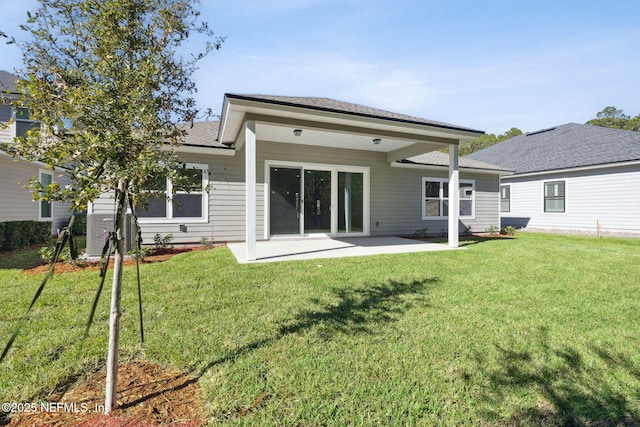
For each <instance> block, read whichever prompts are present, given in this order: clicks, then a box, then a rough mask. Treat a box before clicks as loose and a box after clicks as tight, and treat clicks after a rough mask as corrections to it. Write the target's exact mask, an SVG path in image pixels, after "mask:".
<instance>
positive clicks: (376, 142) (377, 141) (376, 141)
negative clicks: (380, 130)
mask: <svg viewBox="0 0 640 427" xmlns="http://www.w3.org/2000/svg"><path fill="white" fill-rule="evenodd" d="M381 142H382V140H381V139H380V138H373V143H374V144H375V145H378V144H380V143H381Z"/></svg>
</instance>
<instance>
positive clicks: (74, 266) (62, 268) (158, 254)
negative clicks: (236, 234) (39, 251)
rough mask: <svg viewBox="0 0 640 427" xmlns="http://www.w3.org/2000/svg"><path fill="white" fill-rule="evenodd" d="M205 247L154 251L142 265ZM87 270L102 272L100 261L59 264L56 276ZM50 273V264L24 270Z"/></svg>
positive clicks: (127, 261) (132, 262)
mask: <svg viewBox="0 0 640 427" xmlns="http://www.w3.org/2000/svg"><path fill="white" fill-rule="evenodd" d="M203 249H204V247H203V246H180V247H175V248H160V249H156V250H154V252H153V254H152V255H149V256H146V257H145V258H144V260H142V261H140V264H150V263H154V262H163V261H166V260H168V259H169V258H171V257H172V256H174V255H177V254H181V253H185V252H193V251H200V250H203ZM135 264H136V261H135V259H132V258H127V259H125V260H124V266H125V267H126V266H131V265H135ZM112 267H113V257H111V260H110V261H109V268H112ZM87 270H100V262H99V261H76V262H74V263H69V262H58V263H56V265H55V267H54V270H53V272H54V274H60V273H71V272H74V271H87ZM47 271H49V264H46V265H39V266H37V267H34V268H30V269H28V270H22V272H23V273H25V274H42V273H46V272H47Z"/></svg>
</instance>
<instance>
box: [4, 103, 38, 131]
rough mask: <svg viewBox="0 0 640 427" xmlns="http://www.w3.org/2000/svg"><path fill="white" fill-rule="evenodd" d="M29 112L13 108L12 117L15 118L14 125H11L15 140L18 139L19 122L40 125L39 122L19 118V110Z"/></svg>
mask: <svg viewBox="0 0 640 427" xmlns="http://www.w3.org/2000/svg"><path fill="white" fill-rule="evenodd" d="M21 109H22V110H27V109H26V108H18V107H15V106H12V107H11V117H12V118H13V124H12V125H11V128H12V129H11V133H12V135H11V136H12V137H13V138H17V137H18V122H21V123H32V124H34V125H35V124H37V125H40V122H39V121H38V120H31V119H23V118H20V117H19V114H18V111H19V110H21Z"/></svg>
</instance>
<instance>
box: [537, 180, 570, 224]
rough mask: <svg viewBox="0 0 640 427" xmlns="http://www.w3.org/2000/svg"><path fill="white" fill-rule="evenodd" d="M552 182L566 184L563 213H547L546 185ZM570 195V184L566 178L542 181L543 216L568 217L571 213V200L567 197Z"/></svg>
mask: <svg viewBox="0 0 640 427" xmlns="http://www.w3.org/2000/svg"><path fill="white" fill-rule="evenodd" d="M551 182H564V211H562V212H552V211H547V209H546V204H545V199H546V197H545V192H544V191H545V188H546V185H547V184H549V183H551ZM568 194H569V183H568V180H567V179H566V178H558V179H547V180H544V181H542V209H541V211H542V214H543V215H566V214H567V213H568V212H569V203H568V202H569V198H568V197H567V196H568Z"/></svg>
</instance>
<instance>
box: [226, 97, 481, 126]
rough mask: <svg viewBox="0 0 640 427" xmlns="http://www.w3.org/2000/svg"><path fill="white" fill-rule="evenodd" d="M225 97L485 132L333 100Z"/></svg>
mask: <svg viewBox="0 0 640 427" xmlns="http://www.w3.org/2000/svg"><path fill="white" fill-rule="evenodd" d="M225 96H226V97H228V98H235V99H242V100H248V101H258V102H264V103H271V104H278V105H285V106H291V107H300V108H308V109H312V110H318V111H327V112H333V113H343V114H351V115H355V116H361V117H371V118H378V119H386V120H392V121H397V122H404V123H412V124H419V125H427V126H433V127H438V128H442V129H451V130H459V131H465V132H473V133H478V134H483V133H484V131H481V130H475V129H471V128H466V127H463V126H458V125H453V124H450V123H445V122H439V121H435V120H429V119H424V118H420V117H415V116H410V115H406V114H399V113H394V112H391V111H386V110H381V109H378V108H373V107H367V106H365V105H359V104H353V103H350V102H344V101H338V100H335V99H331V98H316V97H299V96H275V95H252V94H232V93H227V94H226V95H225Z"/></svg>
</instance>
